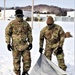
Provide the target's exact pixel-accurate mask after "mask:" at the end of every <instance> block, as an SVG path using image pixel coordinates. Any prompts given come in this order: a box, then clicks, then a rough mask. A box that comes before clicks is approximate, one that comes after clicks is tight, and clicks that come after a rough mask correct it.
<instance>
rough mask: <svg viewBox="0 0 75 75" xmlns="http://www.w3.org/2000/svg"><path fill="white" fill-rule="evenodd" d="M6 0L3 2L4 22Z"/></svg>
mask: <svg viewBox="0 0 75 75" xmlns="http://www.w3.org/2000/svg"><path fill="white" fill-rule="evenodd" d="M5 9H6V0H4V20H5Z"/></svg>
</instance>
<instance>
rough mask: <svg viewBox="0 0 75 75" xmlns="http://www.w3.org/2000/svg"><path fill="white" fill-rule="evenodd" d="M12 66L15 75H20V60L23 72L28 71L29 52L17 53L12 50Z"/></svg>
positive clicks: (29, 64)
mask: <svg viewBox="0 0 75 75" xmlns="http://www.w3.org/2000/svg"><path fill="white" fill-rule="evenodd" d="M12 55H13V66H14V72H15V74H16V75H20V72H21V71H20V68H21V58H22V62H23V72H25V71H29V69H30V67H31V55H30V51H29V50H25V51H18V50H13V51H12Z"/></svg>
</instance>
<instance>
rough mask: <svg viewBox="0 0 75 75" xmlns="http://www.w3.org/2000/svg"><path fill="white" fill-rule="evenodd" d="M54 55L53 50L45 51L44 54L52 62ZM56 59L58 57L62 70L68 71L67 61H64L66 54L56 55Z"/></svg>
mask: <svg viewBox="0 0 75 75" xmlns="http://www.w3.org/2000/svg"><path fill="white" fill-rule="evenodd" d="M52 53H53V49H49V48H47V49H46V50H45V53H44V54H45V56H46V57H47V58H48V59H49V60H51V59H52ZM56 57H57V61H58V65H59V67H60V68H61V69H62V70H64V71H66V68H67V66H66V65H65V61H64V53H61V54H58V55H56Z"/></svg>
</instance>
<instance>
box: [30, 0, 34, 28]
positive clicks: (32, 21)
mask: <svg viewBox="0 0 75 75" xmlns="http://www.w3.org/2000/svg"><path fill="white" fill-rule="evenodd" d="M33 12H34V0H32V14H31V26H32V29H33Z"/></svg>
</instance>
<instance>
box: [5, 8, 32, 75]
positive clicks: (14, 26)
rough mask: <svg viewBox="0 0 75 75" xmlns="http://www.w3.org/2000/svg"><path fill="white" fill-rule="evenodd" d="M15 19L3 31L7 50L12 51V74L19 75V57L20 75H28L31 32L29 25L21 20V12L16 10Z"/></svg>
mask: <svg viewBox="0 0 75 75" xmlns="http://www.w3.org/2000/svg"><path fill="white" fill-rule="evenodd" d="M15 16H16V19H15V20H13V21H11V22H10V23H9V24H8V25H7V27H6V29H5V37H6V43H7V48H8V50H9V51H12V55H13V65H14V72H15V74H16V75H20V73H21V71H20V67H21V65H20V64H21V57H22V62H23V73H22V75H29V74H28V71H29V69H30V67H31V55H30V50H31V49H32V40H33V38H32V30H31V27H30V25H29V24H28V23H27V22H26V21H25V20H23V16H24V15H23V11H22V10H21V9H17V10H16V11H15Z"/></svg>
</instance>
